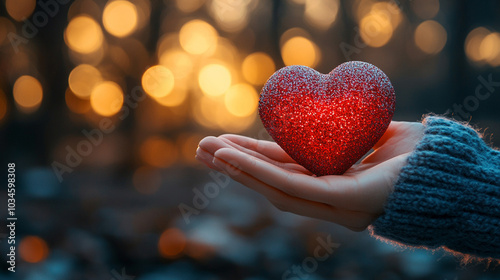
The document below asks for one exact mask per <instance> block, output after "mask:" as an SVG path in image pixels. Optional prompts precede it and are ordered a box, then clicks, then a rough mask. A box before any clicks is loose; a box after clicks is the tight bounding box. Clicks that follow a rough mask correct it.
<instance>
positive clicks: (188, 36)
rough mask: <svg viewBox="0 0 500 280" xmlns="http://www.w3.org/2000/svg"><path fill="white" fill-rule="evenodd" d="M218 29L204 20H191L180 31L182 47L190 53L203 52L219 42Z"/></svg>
mask: <svg viewBox="0 0 500 280" xmlns="http://www.w3.org/2000/svg"><path fill="white" fill-rule="evenodd" d="M217 37H218V34H217V31H216V30H215V28H213V27H212V26H211V25H210V24H208V23H206V22H204V21H202V20H198V19H195V20H191V21H189V22H187V23H186V24H184V25H183V26H182V28H181V30H180V32H179V42H180V44H181V46H182V48H183V49H184V50H185V51H187V52H188V53H190V54H203V53H205V52H207V51H208V50H209V49H210V48H212V47H215V45H216V44H217Z"/></svg>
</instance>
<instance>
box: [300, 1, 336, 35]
mask: <svg viewBox="0 0 500 280" xmlns="http://www.w3.org/2000/svg"><path fill="white" fill-rule="evenodd" d="M339 8H340V1H339V0H306V2H305V10H304V18H305V20H306V21H307V23H309V24H311V25H312V26H314V27H316V28H318V29H321V30H326V29H328V28H330V26H331V25H332V24H333V23H334V22H335V19H336V18H337V14H338V11H339Z"/></svg>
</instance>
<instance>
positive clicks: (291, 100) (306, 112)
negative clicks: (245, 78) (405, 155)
mask: <svg viewBox="0 0 500 280" xmlns="http://www.w3.org/2000/svg"><path fill="white" fill-rule="evenodd" d="M395 102H396V97H395V94H394V88H393V87H392V85H391V82H390V81H389V78H388V77H387V75H385V73H384V72H382V70H380V69H378V68H377V67H375V66H373V65H371V64H369V63H366V62H360V61H351V62H346V63H343V64H341V65H339V66H338V67H337V68H335V69H333V70H332V71H331V72H330V73H329V74H321V73H319V72H317V71H316V70H314V69H311V68H309V67H306V66H298V65H294V66H288V67H284V68H281V69H280V70H278V71H276V72H275V73H274V74H273V75H272V76H271V77H270V78H269V80H268V81H267V83H266V84H265V85H264V87H263V88H262V92H261V95H260V100H259V115H260V119H261V120H262V123H263V124H264V127H265V128H266V129H267V131H268V132H269V134H270V135H271V137H273V139H274V141H276V143H278V145H280V146H281V147H282V148H283V150H285V152H287V153H288V154H289V155H290V156H291V157H292V158H293V159H294V160H295V161H296V162H297V163H299V164H300V165H302V166H304V167H305V168H307V169H308V170H309V171H311V172H312V173H314V174H316V175H317V176H323V175H334V174H337V175H338V174H343V173H344V172H345V171H346V170H347V169H349V168H350V167H351V166H352V165H353V164H354V163H356V162H357V161H358V160H359V159H360V158H361V157H362V156H363V155H365V154H366V153H367V152H368V151H369V150H370V149H371V148H372V147H373V145H375V143H377V141H378V140H379V139H380V137H382V135H383V134H384V132H385V130H386V129H387V127H388V126H389V124H390V122H391V119H392V116H393V114H394V109H395Z"/></svg>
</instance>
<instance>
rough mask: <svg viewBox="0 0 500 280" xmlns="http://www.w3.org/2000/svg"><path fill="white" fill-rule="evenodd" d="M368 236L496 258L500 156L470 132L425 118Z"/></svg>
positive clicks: (499, 235) (499, 246)
mask: <svg viewBox="0 0 500 280" xmlns="http://www.w3.org/2000/svg"><path fill="white" fill-rule="evenodd" d="M371 231H372V233H373V234H375V235H378V236H381V237H383V238H388V239H391V240H394V241H397V242H400V243H404V244H407V245H413V246H424V247H427V248H438V247H444V248H447V249H450V250H452V251H456V252H460V253H463V254H472V255H474V256H477V257H483V258H490V257H491V258H500V152H499V151H497V150H494V149H491V148H490V147H488V146H487V145H486V144H485V143H484V141H483V140H482V139H481V138H480V137H479V136H478V134H477V132H476V131H475V130H473V129H472V128H470V127H466V126H463V125H461V124H459V123H456V122H453V121H450V120H446V119H442V118H437V117H428V118H427V119H426V120H425V134H424V137H423V139H422V140H421V141H420V143H419V144H418V145H417V147H416V149H415V151H414V152H413V153H412V155H410V157H409V158H408V163H407V164H406V166H404V167H403V169H402V170H401V173H400V175H399V178H398V181H397V183H396V185H395V187H394V192H393V193H392V194H391V196H390V197H389V199H388V201H387V204H386V207H385V213H384V214H383V215H382V216H381V217H380V218H378V219H377V220H376V221H375V222H374V223H373V225H372V226H371Z"/></svg>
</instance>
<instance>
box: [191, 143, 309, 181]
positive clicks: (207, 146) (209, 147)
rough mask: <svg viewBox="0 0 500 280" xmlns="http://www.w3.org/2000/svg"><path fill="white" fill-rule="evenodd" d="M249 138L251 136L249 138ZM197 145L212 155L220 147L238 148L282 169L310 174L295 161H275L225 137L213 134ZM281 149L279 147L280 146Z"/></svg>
mask: <svg viewBox="0 0 500 280" xmlns="http://www.w3.org/2000/svg"><path fill="white" fill-rule="evenodd" d="M249 139H251V138H249ZM199 147H200V148H201V149H202V150H204V151H206V152H208V153H209V154H211V155H212V156H213V154H214V153H215V152H216V151H217V150H219V149H222V148H234V149H238V150H240V151H242V152H244V153H247V154H249V155H251V156H254V157H256V158H259V159H261V160H264V161H267V162H269V163H271V164H273V165H277V166H280V167H281V168H284V169H287V170H290V171H292V172H294V173H303V174H312V173H311V172H310V171H309V170H307V169H305V168H304V167H302V166H301V165H299V164H297V163H283V162H278V161H275V160H273V159H270V158H268V157H266V156H265V155H262V154H260V153H258V152H256V151H253V150H249V149H246V148H244V147H241V146H240V145H238V144H235V143H233V142H231V141H229V140H228V139H225V138H216V137H213V136H208V137H205V138H204V139H202V140H201V141H200V144H199ZM280 149H281V148H280ZM206 164H208V165H209V167H211V166H210V165H211V164H212V163H211V159H210V162H209V163H206Z"/></svg>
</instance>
